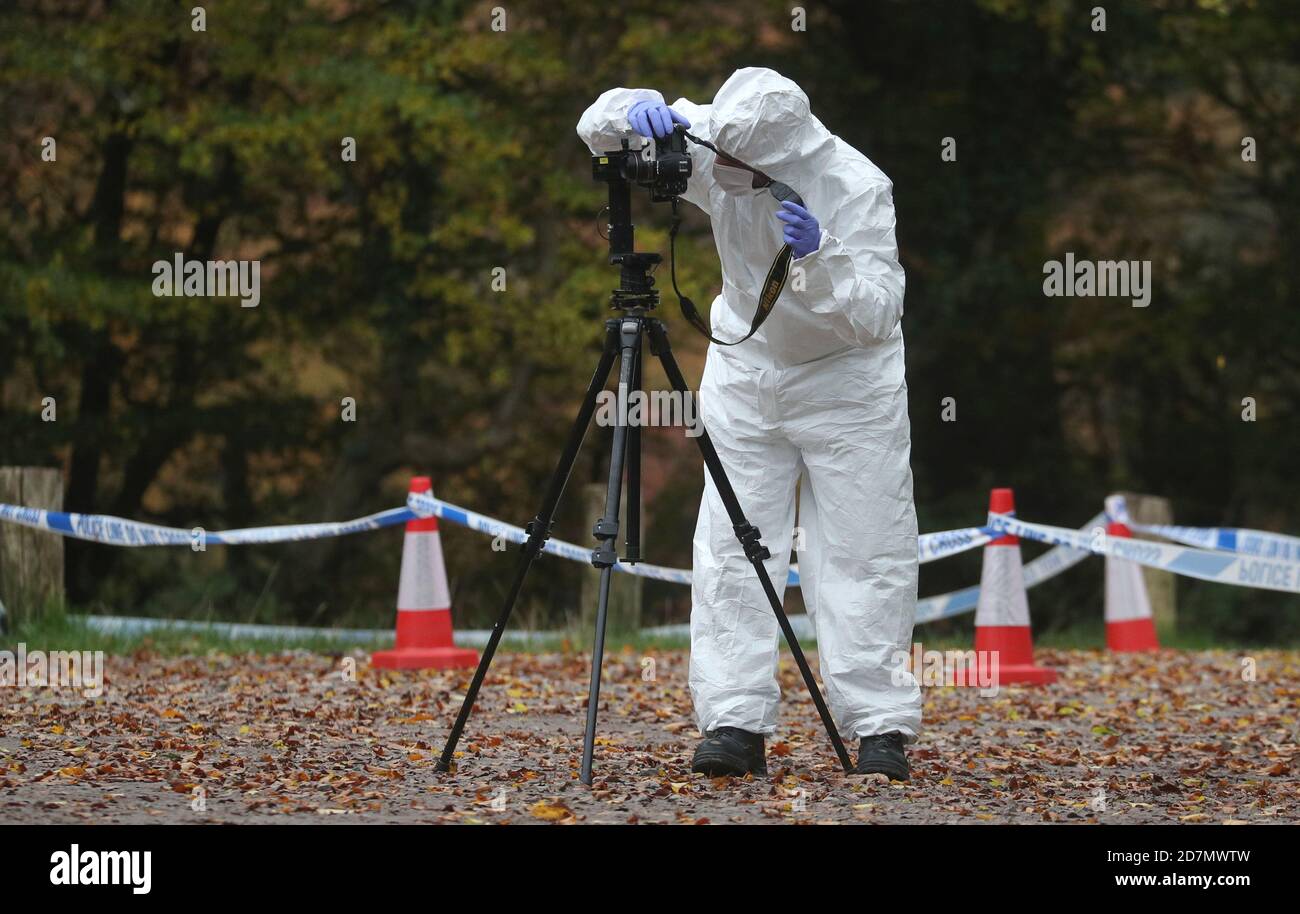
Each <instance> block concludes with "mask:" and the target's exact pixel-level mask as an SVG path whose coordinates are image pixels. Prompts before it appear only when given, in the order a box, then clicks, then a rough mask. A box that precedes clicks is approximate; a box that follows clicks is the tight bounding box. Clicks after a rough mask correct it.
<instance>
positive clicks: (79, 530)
mask: <svg viewBox="0 0 1300 914" xmlns="http://www.w3.org/2000/svg"><path fill="white" fill-rule="evenodd" d="M414 517H415V515H414V514H413V513H412V512H411V511H410V509H408V508H390V509H389V510H387V511H380V512H378V513H376V514H368V515H366V516H365V517H358V518H357V519H355V520H348V521H333V522H328V523H320V524H284V525H280V526H274V527H246V528H241V529H237V530H217V531H208V530H205V529H204V528H202V527H193V528H191V529H188V530H186V529H184V528H181V527H160V526H158V525H157V524H144V523H140V522H139V521H134V520H127V519H125V518H122V517H113V516H111V515H108V514H72V513H69V512H66V511H46V510H44V509H41V508H23V507H20V506H18V505H5V504H0V521H9V522H10V523H14V524H20V525H21V526H24V527H32V528H34V529H37V530H48V531H49V532H50V533H57V534H60V535H61V536H71V537H73V538H75V539H81V540H90V541H91V542H95V543H104V544H106V545H109V546H190V547H191V548H195V549H197V548H199V547H200V546H205V547H206V546H242V545H248V544H253V543H288V542H299V541H302V540H318V539H328V538H331V537H335V536H347V535H349V534H353V533H364V532H366V531H369V530H380V529H383V528H384V527H392V526H395V525H397V524H401V523H405V522H406V521H408V520H411V519H412V518H414Z"/></svg>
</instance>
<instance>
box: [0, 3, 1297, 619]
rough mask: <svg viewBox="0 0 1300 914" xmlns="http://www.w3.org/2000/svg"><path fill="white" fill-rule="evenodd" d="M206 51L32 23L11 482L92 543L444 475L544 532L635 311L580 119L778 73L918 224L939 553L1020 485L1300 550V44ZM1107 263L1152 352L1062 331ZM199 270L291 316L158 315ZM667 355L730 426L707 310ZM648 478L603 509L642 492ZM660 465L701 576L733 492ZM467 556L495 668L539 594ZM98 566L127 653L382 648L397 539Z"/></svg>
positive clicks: (27, 19) (179, 553)
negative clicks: (374, 637) (202, 621)
mask: <svg viewBox="0 0 1300 914" xmlns="http://www.w3.org/2000/svg"><path fill="white" fill-rule="evenodd" d="M196 5H199V4H196V3H195V2H184V3H182V2H170V0H132V2H110V0H86V2H73V0H68V2H58V0H13V2H8V3H5V4H4V5H3V12H0V110H2V111H3V119H2V120H0V123H3V129H2V130H0V174H2V175H3V180H0V465H20V464H32V465H44V466H61V467H62V468H63V469H64V471H65V473H66V481H67V488H66V495H65V505H66V507H67V509H68V510H72V511H80V512H87V513H89V512H96V513H109V514H117V515H121V516H125V517H130V518H133V519H138V520H147V521H152V522H156V523H161V524H168V525H176V526H183V527H189V526H193V525H196V524H201V525H203V526H205V527H207V528H208V529H219V528H223V527H240V526H253V525H264V524H272V523H287V522H311V521H319V520H342V519H346V518H351V517H355V516H359V515H362V514H366V513H369V512H371V511H376V510H379V509H382V508H387V507H391V506H393V505H396V504H399V503H401V502H402V501H403V499H404V496H405V491H406V483H407V480H408V479H409V477H410V476H411V475H413V474H416V473H427V474H430V475H432V476H433V478H434V487H435V491H436V492H437V493H438V494H439V495H441V496H442V497H444V498H447V499H449V500H451V501H453V502H456V503H458V504H462V505H465V506H467V507H471V508H474V509H475V510H478V511H481V512H483V513H486V514H489V515H492V516H495V517H500V518H503V519H508V520H511V521H513V522H516V523H523V522H524V521H526V520H527V519H528V518H529V517H531V515H532V512H533V511H534V510H535V509H536V505H535V501H536V499H537V498H538V495H539V492H540V489H541V485H542V482H543V480H544V479H545V478H546V476H547V474H548V473H549V471H550V469H551V467H552V465H553V463H554V460H555V458H556V455H557V454H558V451H559V448H560V443H561V439H562V437H563V434H564V431H565V429H566V428H567V425H568V422H569V418H570V416H571V414H572V412H573V410H574V408H575V406H576V400H577V397H578V395H579V394H580V393H581V391H582V388H583V386H584V384H585V382H586V379H587V378H588V377H589V375H590V371H591V368H592V366H593V365H594V362H595V357H596V353H597V347H598V344H599V339H600V334H601V327H602V323H601V322H602V320H603V318H604V316H605V313H606V306H607V298H608V293H609V290H610V289H611V288H612V287H613V285H614V283H615V281H616V272H615V271H614V270H612V269H611V268H610V267H609V266H608V265H607V264H606V263H605V254H606V247H605V242H604V241H603V240H602V239H601V238H600V237H599V236H598V234H597V232H596V223H597V221H598V220H597V218H596V215H597V212H598V211H599V210H600V208H601V207H602V205H603V204H604V197H603V186H602V185H597V184H596V183H594V182H593V181H592V180H591V177H590V164H589V158H588V155H587V151H586V149H585V148H584V147H583V145H582V143H581V142H580V141H579V140H578V139H577V137H576V135H575V133H574V125H575V123H576V121H577V119H578V116H579V115H580V114H581V112H582V111H583V109H584V108H585V107H586V106H587V105H588V104H589V103H590V102H591V101H592V99H594V98H595V97H596V96H597V95H598V94H599V93H600V92H602V91H603V90H605V89H607V88H609V87H611V86H616V85H624V86H650V87H654V88H658V89H660V90H662V91H663V92H664V94H665V95H666V96H667V97H668V99H669V100H670V101H671V100H672V99H674V98H676V97H678V96H680V95H685V96H686V97H688V98H691V99H693V100H696V101H699V102H707V101H709V100H710V99H711V98H712V96H713V94H714V92H715V90H716V89H717V87H718V86H719V85H720V84H721V83H722V81H723V80H724V79H725V78H726V77H727V75H728V74H729V73H730V72H731V71H732V70H733V69H734V68H736V67H739V66H750V65H763V66H771V67H774V68H776V69H778V70H780V71H781V72H782V73H784V74H786V75H788V76H790V77H791V78H793V79H795V80H796V81H798V82H799V83H800V84H801V85H802V86H803V88H804V89H805V90H806V91H807V93H808V95H809V97H810V98H811V100H812V104H813V110H814V112H815V113H816V114H817V115H818V116H819V117H820V118H821V119H822V121H823V122H824V123H826V125H827V126H828V127H829V128H830V129H831V130H832V131H834V132H836V133H838V134H839V135H840V136H842V137H843V138H844V139H845V140H847V141H848V142H849V143H851V144H853V145H854V146H856V147H857V148H859V149H861V150H862V151H863V152H864V153H865V154H867V155H868V156H869V157H870V158H871V159H872V160H874V161H875V162H876V163H877V164H878V165H879V166H880V167H881V168H882V169H883V170H884V171H885V172H886V173H887V174H889V175H890V177H891V178H892V179H893V181H894V185H895V200H896V205H897V209H898V235H899V243H900V248H901V252H902V259H903V263H904V266H905V267H906V270H907V277H908V290H907V314H906V317H905V324H904V327H905V332H906V336H907V346H908V381H909V386H910V390H911V418H912V428H913V453H912V460H913V467H914V470H915V475H916V500H917V507H918V511H919V514H920V522H921V529H922V531H935V530H944V529H950V528H953V527H959V526H966V525H970V524H975V523H978V522H980V521H981V519H982V518H983V516H984V512H985V509H986V505H987V497H988V490H989V488H990V487H993V486H997V485H1009V486H1013V487H1014V488H1015V490H1016V495H1017V502H1018V507H1019V510H1020V513H1021V515H1022V516H1024V517H1026V518H1027V519H1030V520H1039V521H1043V522H1047V523H1055V524H1061V525H1066V526H1068V525H1078V524H1080V523H1082V522H1083V521H1084V520H1086V519H1087V518H1089V517H1091V516H1092V515H1093V514H1095V513H1096V512H1097V511H1099V510H1100V508H1101V502H1102V498H1103V496H1105V495H1106V494H1107V493H1108V492H1110V491H1112V490H1116V489H1129V490H1134V491H1140V492H1150V493H1155V494H1160V495H1164V496H1167V497H1169V498H1170V499H1172V501H1173V505H1174V508H1175V511H1176V519H1177V521H1178V522H1179V523H1184V524H1193V525H1220V524H1221V525H1232V526H1252V527H1259V528H1264V529H1269V530H1277V531H1283V532H1289V533H1293V534H1294V533H1300V529H1298V528H1300V512H1298V511H1297V510H1296V509H1297V506H1298V505H1300V481H1298V480H1297V475H1296V472H1295V471H1296V454H1297V451H1298V449H1300V425H1298V424H1297V411H1298V409H1300V309H1298V308H1297V294H1298V293H1300V180H1298V179H1297V171H1296V169H1297V164H1298V158H1300V104H1298V102H1297V98H1298V95H1297V88H1298V87H1300V59H1298V58H1300V6H1298V5H1297V4H1296V3H1294V2H1282V0H1200V2H1178V0H1147V2H1143V3H1101V2H1099V0H1098V2H1093V0H1090V2H1086V3H1085V2H1072V0H1043V2H1029V0H1025V2H1022V0H962V2H958V0H910V2H863V0H827V2H820V3H816V4H809V5H807V6H806V8H805V9H806V30H804V31H796V30H793V29H792V28H791V24H792V21H793V20H792V12H791V9H792V8H791V6H790V5H789V4H785V3H776V2H767V0H761V2H751V3H745V4H736V3H731V2H714V0H694V2H689V3H687V2H668V0H659V2H653V3H651V2H643V0H625V2H620V3H617V4H615V3H592V2H589V0H582V2H576V0H517V2H510V3H499V4H496V3H468V2H458V0H440V2H415V0H412V2H383V0H330V2H327V0H319V2H277V0H214V2H210V3H206V4H202V6H204V8H205V10H206V31H203V32H194V31H192V29H191V20H192V16H191V9H192V8H193V7H194V6H196ZM494 6H501V7H502V8H503V9H504V11H505V16H506V29H505V31H494V30H493V28H492V23H493V18H494V14H493V7H494ZM1096 6H1102V7H1103V8H1104V9H1105V11H1106V30H1105V31H1104V32H1098V31H1094V30H1093V28H1092V22H1093V15H1094V14H1093V13H1092V9H1093V8H1094V7H1096ZM44 137H53V138H54V139H55V140H56V141H57V161H55V162H44V161H42V159H41V148H42V139H43V138H44ZM344 137H353V138H355V140H356V147H357V159H356V161H355V162H344V161H342V157H341V154H340V152H341V143H342V140H343V138H344ZM945 137H952V138H954V139H955V141H956V151H957V157H956V161H952V162H945V161H942V160H941V158H940V152H941V144H942V142H943V139H944V138H945ZM1246 137H1250V138H1253V140H1254V144H1255V148H1256V150H1257V152H1256V160H1255V161H1243V156H1242V152H1243V145H1242V144H1243V139H1244V138H1246ZM635 203H636V206H637V223H638V247H639V248H640V249H643V250H659V251H662V252H665V253H666V251H667V226H668V213H667V211H666V207H652V206H651V204H650V203H649V201H648V198H646V197H645V196H644V195H642V196H641V197H640V198H639V199H638V200H637V201H635ZM684 232H685V235H684V238H683V243H681V244H679V255H680V258H681V264H680V265H679V275H680V277H681V280H682V285H683V288H684V289H686V290H688V292H689V294H691V295H692V297H693V298H694V299H695V300H696V301H697V302H700V303H702V304H703V303H707V302H708V301H710V300H711V298H712V295H713V293H714V292H715V291H716V289H717V288H718V286H719V285H720V274H719V272H718V265H717V258H716V254H715V252H714V250H713V245H712V239H711V235H710V233H709V226H708V221H707V219H706V218H704V217H703V216H702V215H701V214H699V213H698V212H694V211H691V212H690V213H688V216H687V227H686V229H684ZM1067 251H1073V252H1074V253H1075V255H1076V257H1078V258H1081V259H1085V258H1086V259H1127V260H1151V261H1152V263H1153V276H1154V289H1153V293H1152V301H1151V305H1150V307H1148V308H1144V309H1143V308H1134V307H1132V306H1131V305H1130V303H1129V301H1128V300H1127V299H1115V298H1109V299H1103V298H1046V297H1044V295H1043V292H1042V282H1043V264H1044V262H1045V261H1048V260H1052V259H1059V258H1062V257H1063V256H1064V254H1065V252H1067ZM176 252H182V253H184V254H185V256H186V257H189V258H196V259H210V258H211V259H237V258H256V259H260V260H261V263H262V297H261V304H260V306H259V307H257V308H255V309H243V308H241V307H240V306H239V302H238V301H237V300H235V299H233V298H210V299H209V298H179V297H178V298H155V297H154V296H153V294H152V293H151V283H152V273H151V265H152V264H153V262H154V261H156V260H159V259H164V260H169V259H170V258H172V256H173V255H174V254H175V253H176ZM498 267H504V268H505V270H506V277H507V287H506V289H505V290H503V291H495V290H493V288H492V287H491V283H492V279H493V273H492V271H493V269H494V268H498ZM662 273H663V275H664V276H665V277H666V266H665V268H664V269H663V271H662ZM662 285H664V286H666V285H667V284H666V282H665V283H662ZM662 310H663V316H664V317H665V318H666V319H667V320H668V322H669V324H670V327H671V328H672V329H673V333H674V339H675V341H676V347H677V349H678V351H679V356H680V357H681V358H682V361H683V363H684V365H685V366H686V367H687V369H688V372H689V374H690V379H691V380H692V382H694V381H696V380H698V373H699V370H700V367H701V365H702V359H703V346H702V345H701V343H702V341H701V340H700V338H699V337H697V336H696V335H695V334H694V333H693V332H691V331H690V330H689V328H688V327H687V326H686V324H685V322H684V321H682V320H681V318H680V315H678V314H677V311H676V304H675V299H672V297H671V296H670V295H669V296H666V300H665V302H664V307H663V309H662ZM649 380H650V382H651V383H655V382H659V381H661V379H660V378H658V377H657V376H653V375H652V376H651V377H650V379H649ZM43 397H54V398H55V401H56V403H57V410H58V413H57V416H58V418H57V421H55V422H44V421H42V420H41V415H40V414H41V408H42V398H43ZM344 397H353V398H355V400H356V404H357V413H356V415H357V421H355V422H343V421H341V419H340V413H341V407H340V401H341V400H342V398H344ZM945 397H952V398H954V399H955V401H956V410H957V421H956V422H943V421H941V416H940V413H941V400H942V399H943V398H945ZM1246 397H1253V398H1254V399H1255V401H1256V403H1257V418H1256V421H1254V422H1247V421H1243V419H1242V411H1243V402H1242V401H1243V398H1246ZM608 436H609V431H608V429H602V430H598V431H597V432H594V433H593V434H592V435H590V436H589V438H588V443H589V448H588V451H587V455H586V456H585V458H584V462H583V463H582V464H581V465H580V467H579V476H580V478H579V479H578V480H577V481H579V482H585V481H589V480H597V479H602V478H603V475H604V467H603V466H602V461H603V460H604V459H605V452H606V449H607V446H608ZM648 437H649V439H650V440H649V442H648V444H647V447H648V449H649V452H650V460H651V464H652V466H651V469H650V472H651V480H652V486H651V489H650V491H648V492H647V526H648V533H647V540H646V549H647V557H648V559H649V560H650V561H654V562H658V563H661V564H668V565H682V566H688V565H689V563H690V534H691V530H692V528H693V524H694V518H695V511H696V507H697V503H698V496H699V492H700V490H701V488H702V468H701V466H700V463H699V458H698V456H697V453H696V452H695V449H694V446H693V444H692V443H691V442H690V441H688V440H686V439H684V438H682V436H681V434H680V431H672V430H657V431H654V432H652V433H650V435H649V436H648ZM593 519H594V518H590V517H586V516H584V515H583V514H582V512H581V511H575V510H572V509H566V517H565V519H564V521H563V522H562V523H561V524H560V525H559V526H558V527H557V530H556V533H557V535H560V536H563V537H565V538H568V539H572V540H574V541H577V542H581V543H586V542H588V541H589V539H590V525H591V522H592V520H593ZM443 542H444V548H445V550H446V552H447V556H448V566H449V572H450V575H451V578H452V587H453V592H454V609H455V616H456V623H457V625H458V626H472V627H475V626H484V625H487V624H488V620H489V619H491V618H492V617H494V616H495V614H496V612H497V610H498V604H499V601H500V598H501V593H502V590H503V588H504V586H505V583H506V578H507V575H506V573H505V568H506V567H507V566H506V564H505V563H507V562H509V561H512V559H508V558H506V557H503V556H502V555H501V554H500V553H495V552H493V551H492V550H491V549H490V548H489V545H488V540H487V538H485V537H482V536H480V535H478V534H474V533H469V532H466V531H462V530H458V529H456V528H451V527H449V526H447V525H444V534H443ZM68 549H69V551H68V563H69V564H68V586H69V590H70V598H71V601H72V603H73V605H74V606H77V607H79V608H82V609H86V610H89V611H93V612H116V613H129V614H143V615H160V616H178V617H196V618H216V619H230V620H238V621H284V622H299V623H311V624H340V625H373V626H384V625H387V624H388V623H389V621H390V620H391V614H392V607H393V598H394V594H395V591H396V582H397V568H398V562H399V558H400V534H399V533H397V532H395V531H386V532H382V533H373V534H366V535H361V536H353V537H347V538H343V539H336V540H328V541H323V542H318V543H311V544H302V545H285V546H266V547H242V548H217V549H214V550H211V551H209V552H208V553H205V554H203V553H201V554H194V553H191V552H190V551H188V550H183V549H145V550H126V549H114V548H111V547H105V546H97V545H90V544H84V543H79V542H76V541H71V540H70V541H69V542H68ZM1026 551H1027V553H1029V554H1033V553H1035V552H1037V551H1038V550H1037V549H1035V548H1034V547H1032V546H1027V547H1026ZM1085 567H1086V568H1088V569H1091V570H1089V571H1085V570H1075V571H1073V572H1070V573H1068V574H1066V575H1065V576H1063V577H1061V578H1058V579H1056V580H1054V581H1052V582H1050V583H1048V584H1045V585H1043V586H1042V587H1040V588H1037V589H1035V590H1034V591H1033V592H1032V594H1031V604H1032V605H1033V607H1034V614H1035V617H1034V622H1035V627H1036V628H1046V629H1051V628H1054V627H1067V626H1070V625H1072V624H1074V623H1076V622H1078V621H1080V620H1099V617H1100V613H1101V608H1100V607H1101V595H1100V592H1101V573H1100V566H1099V564H1098V563H1097V560H1092V564H1090V565H1088V566H1085ZM978 568H979V556H978V553H977V552H975V553H969V554H966V555H964V556H962V557H960V558H958V559H950V560H947V561H944V562H939V563H935V564H931V565H927V566H924V570H923V572H922V578H921V581H922V595H928V594H932V593H938V592H941V591H946V590H951V589H954V588H956V587H961V586H965V585H969V584H971V583H974V581H975V580H976V579H977V577H978ZM541 571H542V573H535V574H534V575H533V577H532V578H531V579H530V581H531V586H530V588H529V590H528V591H527V597H528V602H527V605H526V606H525V608H524V619H525V621H526V622H528V623H530V624H532V625H534V626H536V627H547V626H551V625H556V624H560V623H561V622H562V621H563V620H564V618H565V617H566V616H569V615H571V614H572V613H574V612H575V606H574V604H575V601H576V592H577V591H576V587H577V581H578V578H579V574H580V569H579V568H577V567H576V566H573V565H571V564H569V563H565V562H563V561H561V560H558V559H544V560H543V563H542V566H541ZM1179 588H1180V589H1179V603H1180V610H1179V613H1180V623H1181V624H1187V625H1190V626H1196V627H1199V628H1202V629H1204V630H1205V631H1207V632H1211V633H1214V634H1217V635H1222V636H1225V637H1228V636H1231V637H1242V638H1257V639H1262V640H1268V641H1280V640H1284V639H1285V640H1294V639H1296V638H1298V637H1300V605H1297V601H1296V599H1295V598H1294V597H1291V598H1287V597H1285V596H1283V595H1281V594H1276V593H1269V592H1266V591H1260V590H1246V589H1239V588H1231V587H1225V586H1215V585H1208V584H1203V583H1199V582H1194V581H1187V580H1186V579H1182V580H1180V582H1179ZM788 602H790V603H793V604H794V605H795V607H796V608H798V596H797V594H795V593H794V592H791V594H790V596H789V598H788ZM688 611H689V594H688V592H687V591H686V590H685V589H684V588H680V587H673V586H669V585H650V586H649V587H648V589H647V596H646V606H645V613H644V621H645V623H647V624H655V623H659V622H665V621H681V620H684V619H685V618H686V615H687V613H688ZM969 624H970V622H969V619H966V620H961V621H956V622H950V623H945V625H946V626H947V627H948V630H949V631H952V630H956V629H960V628H961V627H962V626H968V625H969ZM923 631H926V632H932V631H935V629H933V628H932V629H926V630H923Z"/></svg>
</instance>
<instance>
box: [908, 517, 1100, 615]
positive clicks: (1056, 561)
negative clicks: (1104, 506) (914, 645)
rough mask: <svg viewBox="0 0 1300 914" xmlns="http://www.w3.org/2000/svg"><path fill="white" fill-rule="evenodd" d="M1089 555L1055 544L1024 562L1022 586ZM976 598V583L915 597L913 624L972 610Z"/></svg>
mask: <svg viewBox="0 0 1300 914" xmlns="http://www.w3.org/2000/svg"><path fill="white" fill-rule="evenodd" d="M1104 519H1105V515H1102V514H1098V515H1097V516H1096V517H1094V518H1092V520H1090V521H1088V522H1087V523H1085V524H1084V525H1083V526H1082V527H1080V528H1079V532H1080V533H1082V532H1084V531H1086V530H1091V529H1092V528H1093V527H1095V526H1097V525H1098V524H1100V523H1101V522H1102V521H1103V520H1104ZM1090 555H1092V553H1091V552H1088V551H1087V550H1085V549H1074V548H1072V547H1070V546H1056V547H1054V548H1052V549H1049V550H1048V551H1047V552H1044V553H1043V554H1042V555H1040V556H1039V557H1038V558H1036V559H1034V560H1033V561H1032V562H1029V563H1027V564H1026V565H1025V568H1024V581H1025V589H1026V590H1028V589H1029V588H1030V587H1033V586H1034V585H1036V584H1041V583H1043V582H1044V581H1047V580H1050V579H1051V578H1054V577H1056V576H1057V575H1058V574H1060V573H1061V572H1063V571H1066V570H1068V569H1070V568H1073V567H1074V566H1075V565H1077V564H1079V563H1080V562H1082V561H1083V560H1084V559H1086V558H1088V557H1089V556H1090ZM979 599H980V589H979V585H978V584H976V585H975V586H974V587H963V588H962V589H961V590H954V591H951V592H950V593H943V594H939V595H937V596H933V597H926V598H924V599H921V600H917V601H916V624H917V625H920V624H921V623H922V622H935V621H937V620H939V619H950V618H952V617H953V616H960V615H962V614H963V613H968V612H974V611H975V607H976V605H977V604H978V603H979Z"/></svg>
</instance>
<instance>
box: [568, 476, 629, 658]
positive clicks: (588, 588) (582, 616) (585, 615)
mask: <svg viewBox="0 0 1300 914" xmlns="http://www.w3.org/2000/svg"><path fill="white" fill-rule="evenodd" d="M582 504H583V507H584V508H585V509H586V512H587V515H588V518H587V521H588V533H590V527H591V525H593V524H595V522H596V518H598V517H600V516H601V515H602V514H604V513H605V483H603V482H593V483H588V484H587V485H585V486H583V487H582ZM619 515H620V516H619V522H620V523H621V524H623V525H624V529H626V524H627V505H626V503H625V504H624V505H623V510H622V511H620V512H619ZM641 518H642V523H641V532H642V534H643V535H644V533H645V512H644V511H642V512H641ZM626 540H627V536H626V534H625V533H624V532H623V531H620V532H619V535H618V552H619V555H622V554H623V552H624V545H623V544H624V543H625V542H626ZM592 546H593V548H594V546H595V541H594V540H592ZM644 554H645V550H644V548H643V549H642V555H643V556H644ZM599 601H600V569H599V568H594V567H592V566H590V565H589V566H587V567H586V568H584V569H583V572H582V606H581V609H580V611H579V613H578V631H577V632H575V633H574V634H575V637H574V641H575V643H578V644H590V643H591V640H592V636H593V635H594V633H595V631H596V605H597V603H598V602H599ZM640 628H641V578H639V577H636V576H635V575H630V574H623V573H622V572H620V571H616V572H614V578H613V580H611V581H610V586H609V616H608V618H607V620H606V631H607V633H608V634H610V635H620V634H626V633H628V632H635V631H638V630H640ZM611 646H612V645H610V644H608V643H607V644H606V649H609V648H610V647H611Z"/></svg>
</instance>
